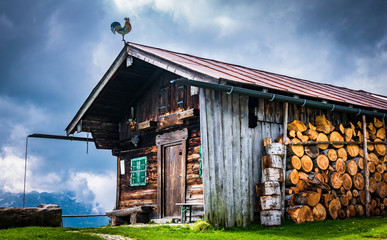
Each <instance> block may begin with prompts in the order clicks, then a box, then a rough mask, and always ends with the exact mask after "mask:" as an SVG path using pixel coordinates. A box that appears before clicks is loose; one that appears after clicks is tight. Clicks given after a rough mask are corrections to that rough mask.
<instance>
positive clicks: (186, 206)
mask: <svg viewBox="0 0 387 240" xmlns="http://www.w3.org/2000/svg"><path fill="white" fill-rule="evenodd" d="M176 205H177V206H180V208H181V223H184V216H185V212H186V211H189V223H191V220H192V207H193V206H200V207H203V206H204V204H203V203H176Z"/></svg>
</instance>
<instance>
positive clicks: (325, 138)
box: [279, 116, 387, 223]
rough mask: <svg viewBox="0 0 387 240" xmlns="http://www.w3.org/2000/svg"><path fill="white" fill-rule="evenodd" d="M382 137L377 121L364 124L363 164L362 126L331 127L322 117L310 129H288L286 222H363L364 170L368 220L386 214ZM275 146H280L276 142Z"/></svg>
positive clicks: (386, 171) (385, 159)
mask: <svg viewBox="0 0 387 240" xmlns="http://www.w3.org/2000/svg"><path fill="white" fill-rule="evenodd" d="M385 137H386V129H385V126H383V123H382V122H381V121H380V120H379V119H376V118H375V119H374V121H373V122H369V123H368V124H367V129H366V138H367V152H368V159H367V160H364V157H365V154H364V151H363V143H362V142H363V129H362V123H361V122H356V123H348V124H345V125H343V124H339V125H337V126H333V125H332V123H331V122H330V121H328V120H327V119H326V118H325V116H317V117H316V119H315V122H314V125H313V124H312V123H307V124H304V123H303V122H301V121H298V120H295V121H293V122H292V123H289V124H288V140H287V142H286V143H285V144H287V151H288V152H287V161H286V163H287V164H286V170H287V171H286V176H285V183H286V204H287V207H288V208H287V211H288V215H289V217H290V218H291V219H292V220H293V221H294V222H296V223H302V222H306V221H321V220H324V219H325V218H326V217H329V218H331V219H338V218H350V217H355V216H363V215H364V214H365V204H366V194H367V192H366V189H365V174H364V170H363V169H364V164H367V166H368V169H369V173H370V174H369V193H368V194H369V196H370V199H371V200H370V204H369V209H370V214H371V216H372V215H380V214H385V213H386V209H387V208H386V207H387V206H386V203H387V198H386V197H387V168H386V164H387V155H386V145H385ZM279 142H280V143H282V141H281V139H280V140H279ZM318 142H321V143H320V144H319V143H318ZM293 143H304V145H292V144H293ZM377 143H382V144H377ZM383 143H384V144H383Z"/></svg>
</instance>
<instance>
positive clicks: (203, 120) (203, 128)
mask: <svg viewBox="0 0 387 240" xmlns="http://www.w3.org/2000/svg"><path fill="white" fill-rule="evenodd" d="M199 106H200V138H201V139H200V140H201V146H202V161H203V163H202V171H203V172H202V179H203V198H204V215H205V219H206V220H210V212H211V211H212V208H211V188H210V183H209V181H210V172H209V160H208V158H209V156H208V130H207V104H206V91H205V89H203V88H200V92H199Z"/></svg>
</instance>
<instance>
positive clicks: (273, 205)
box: [256, 138, 285, 226]
mask: <svg viewBox="0 0 387 240" xmlns="http://www.w3.org/2000/svg"><path fill="white" fill-rule="evenodd" d="M264 145H265V150H266V155H265V156H263V157H262V159H261V163H262V182H261V183H258V184H257V185H256V190H257V197H258V199H257V200H258V203H259V204H258V206H259V209H258V211H259V212H260V217H261V224H262V225H264V226H278V225H281V218H282V211H281V209H282V204H281V187H280V183H282V182H283V181H284V178H283V157H284V153H285V147H284V145H283V144H280V143H271V138H266V139H265V140H264Z"/></svg>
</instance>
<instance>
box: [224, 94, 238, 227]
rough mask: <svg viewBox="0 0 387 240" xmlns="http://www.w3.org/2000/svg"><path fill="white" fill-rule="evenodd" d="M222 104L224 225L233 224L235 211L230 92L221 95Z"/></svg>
mask: <svg viewBox="0 0 387 240" xmlns="http://www.w3.org/2000/svg"><path fill="white" fill-rule="evenodd" d="M222 106H223V122H224V127H223V133H224V134H223V142H224V154H223V158H224V163H225V175H224V176H223V178H224V179H225V185H224V187H225V189H224V193H225V195H226V196H225V199H224V202H225V203H226V207H227V210H228V212H227V222H226V224H227V225H226V226H227V227H230V226H233V224H234V222H235V216H234V214H235V211H234V188H233V184H234V183H233V182H234V179H233V172H234V167H233V157H232V154H233V153H232V146H233V136H232V131H231V126H232V96H231V95H230V94H224V93H223V95H222Z"/></svg>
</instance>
